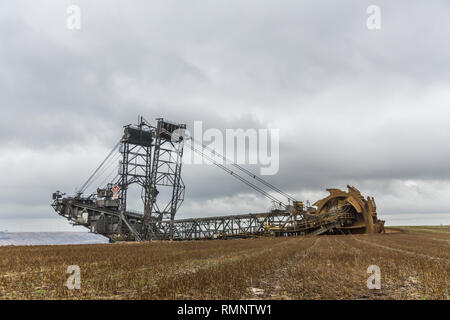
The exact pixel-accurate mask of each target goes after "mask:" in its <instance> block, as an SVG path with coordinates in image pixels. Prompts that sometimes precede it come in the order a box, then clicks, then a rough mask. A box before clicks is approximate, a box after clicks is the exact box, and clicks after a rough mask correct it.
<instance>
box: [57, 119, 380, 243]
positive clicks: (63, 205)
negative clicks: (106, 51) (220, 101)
mask: <svg viewBox="0 0 450 320" xmlns="http://www.w3.org/2000/svg"><path fill="white" fill-rule="evenodd" d="M185 129H186V125H185V124H179V123H173V122H169V121H165V120H164V119H162V118H158V119H157V123H156V126H153V125H151V124H150V123H149V122H148V121H146V120H145V119H144V118H143V117H140V118H139V121H138V124H137V125H127V126H125V127H124V134H123V136H122V138H121V139H120V141H119V142H118V143H117V144H116V145H115V146H114V148H113V149H112V150H111V152H110V153H109V154H108V156H107V157H106V158H105V160H103V161H102V163H101V164H100V166H99V167H98V168H97V169H96V170H95V171H94V173H93V174H92V175H91V176H90V177H89V179H88V180H87V181H86V182H85V183H84V184H83V186H82V187H81V188H80V189H78V192H77V193H76V194H75V195H74V196H67V195H66V194H65V193H62V192H60V191H57V192H55V193H53V202H52V207H53V208H54V209H55V211H56V212H57V213H58V214H59V215H61V216H63V217H65V218H67V219H68V220H69V221H70V222H71V223H72V224H74V225H81V226H84V227H86V228H89V230H90V231H91V232H94V233H98V234H102V235H104V236H106V237H108V238H109V239H110V240H112V241H114V240H131V241H145V240H155V239H157V240H166V239H170V240H192V239H228V238H237V237H258V236H289V235H307V234H315V235H319V234H332V233H343V234H348V233H380V232H384V221H381V220H378V218H377V212H376V205H375V201H374V199H373V198H370V197H367V199H365V198H364V197H363V196H362V195H361V193H360V192H359V191H358V190H357V189H356V188H354V187H351V186H348V191H347V192H345V191H341V190H339V189H328V191H329V192H330V195H329V196H328V197H326V198H324V199H322V200H319V201H317V202H316V203H314V204H313V205H312V206H311V205H309V202H306V203H304V202H303V201H298V200H296V199H295V198H293V197H292V196H290V195H289V194H287V193H286V192H283V191H282V190H280V189H279V188H277V187H275V186H273V185H272V184H270V183H269V182H267V181H266V180H263V179H262V178H261V177H259V176H258V175H256V174H254V173H253V172H250V171H249V170H247V169H245V168H243V167H242V166H240V165H238V164H236V163H234V162H232V161H230V160H229V159H227V158H226V157H225V156H223V155H221V154H220V153H218V152H217V151H216V150H210V148H209V147H207V146H205V145H204V144H202V143H201V142H198V141H195V140H194V139H192V138H191V137H187V136H186V135H185ZM185 143H186V144H187V145H188V147H189V148H190V149H191V150H192V151H193V152H196V153H197V154H199V155H201V156H202V157H204V158H206V159H207V160H208V161H210V162H211V163H213V164H214V165H216V166H217V167H219V168H220V169H222V170H224V171H225V172H227V173H228V174H229V175H231V176H232V177H234V178H236V179H238V180H240V181H241V182H243V183H245V184H246V185H248V186H249V187H251V188H252V189H253V190H255V191H257V192H259V193H260V194H261V195H263V196H264V197H266V198H268V199H270V200H271V201H272V202H273V203H274V204H276V206H275V207H274V208H273V209H272V210H270V211H269V212H264V213H250V214H244V215H231V216H218V217H204V218H190V219H178V220H177V219H175V214H176V212H177V210H178V208H179V207H180V205H181V203H182V202H183V200H184V189H185V186H184V183H183V180H182V178H181V167H182V157H183V148H184V145H185ZM217 159H221V160H224V162H222V161H218V160H217ZM224 163H227V164H230V165H228V166H227V165H225V164H224ZM230 167H231V168H230ZM96 181H101V182H99V184H98V185H99V187H98V188H97V190H96V192H93V193H91V194H88V195H85V194H84V193H85V192H86V190H87V188H88V187H89V186H91V185H93V184H94V182H96ZM132 186H137V187H138V188H139V189H140V191H141V192H140V196H141V199H142V203H143V206H144V212H136V211H133V210H130V209H129V208H128V205H127V203H128V201H127V199H128V196H129V192H130V188H131V187H132ZM281 199H283V200H281Z"/></svg>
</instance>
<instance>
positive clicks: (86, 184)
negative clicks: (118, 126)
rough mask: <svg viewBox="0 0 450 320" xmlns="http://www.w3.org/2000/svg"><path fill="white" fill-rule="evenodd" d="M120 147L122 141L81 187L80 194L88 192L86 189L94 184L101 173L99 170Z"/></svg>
mask: <svg viewBox="0 0 450 320" xmlns="http://www.w3.org/2000/svg"><path fill="white" fill-rule="evenodd" d="M119 145H120V141H119V142H117V143H116V145H115V146H114V147H113V148H112V150H111V151H110V153H109V154H108V155H107V156H106V158H105V159H104V160H103V161H102V162H101V163H100V165H99V166H98V167H97V169H95V170H94V172H93V173H92V174H91V176H90V177H89V179H87V181H86V182H85V183H84V184H83V185H82V186H81V188H80V190H79V192H80V193H83V192H84V191H85V190H86V188H87V187H88V186H89V185H90V183H92V179H93V178H94V176H95V175H96V174H97V173H98V172H99V170H100V169H101V168H102V167H103V165H104V164H105V163H106V161H108V159H109V158H110V157H111V156H112V154H113V153H114V152H115V151H116V149H117V148H118V147H119Z"/></svg>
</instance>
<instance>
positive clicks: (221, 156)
mask: <svg viewBox="0 0 450 320" xmlns="http://www.w3.org/2000/svg"><path fill="white" fill-rule="evenodd" d="M189 140H191V141H192V142H194V143H196V144H198V145H201V146H202V147H203V148H204V149H206V150H208V151H210V152H211V153H212V154H215V155H218V156H219V157H220V158H222V160H224V161H226V163H230V164H231V165H232V166H233V167H235V168H237V169H239V170H241V171H242V172H244V173H245V174H247V175H248V176H250V177H251V178H253V179H255V180H257V181H259V182H261V183H262V184H264V185H265V186H266V187H268V188H270V189H272V190H273V191H275V192H277V193H279V194H281V195H283V196H285V197H286V198H287V199H288V200H290V201H292V202H295V201H297V200H295V199H294V197H292V196H291V195H289V194H287V193H286V192H284V191H282V190H280V189H279V188H277V187H275V186H274V185H272V184H271V183H269V182H267V181H265V180H264V179H262V178H260V177H259V176H257V175H256V174H255V173H253V172H251V171H249V170H247V169H245V168H244V167H242V166H240V165H238V164H237V163H235V162H233V161H231V160H229V159H228V158H226V157H225V156H224V155H222V154H221V153H219V152H217V151H216V150H214V149H211V148H210V147H208V146H206V145H205V144H203V143H201V142H199V141H196V140H194V139H193V138H190V139H189Z"/></svg>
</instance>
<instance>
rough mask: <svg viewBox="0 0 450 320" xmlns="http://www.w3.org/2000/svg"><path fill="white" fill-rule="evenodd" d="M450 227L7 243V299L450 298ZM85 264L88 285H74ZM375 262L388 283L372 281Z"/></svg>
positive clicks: (3, 283) (0, 281) (2, 289)
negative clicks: (373, 285) (73, 272)
mask: <svg viewBox="0 0 450 320" xmlns="http://www.w3.org/2000/svg"><path fill="white" fill-rule="evenodd" d="M449 249H450V227H448V226H444V227H395V228H388V229H387V232H386V233H385V234H377V235H338V236H314V237H282V238H258V239H240V240H212V241H186V242H164V241H158V242H148V243H132V244H126V243H116V244H100V245H64V246H33V247H13V246H8V247H0V298H1V299H449V298H450V293H449V279H450V250H449ZM69 265H77V266H79V267H80V271H81V274H80V280H81V289H80V290H77V289H73V290H69V289H68V288H67V286H66V283H67V279H68V278H69V276H70V274H68V273H66V272H67V267H68V266H69ZM371 265H376V266H378V267H379V269H380V282H381V289H368V288H367V280H368V278H369V277H370V276H371V275H372V273H370V274H369V273H367V269H368V267H369V266H371Z"/></svg>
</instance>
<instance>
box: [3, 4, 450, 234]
mask: <svg viewBox="0 0 450 320" xmlns="http://www.w3.org/2000/svg"><path fill="white" fill-rule="evenodd" d="M75 4H77V5H79V6H80V7H81V10H82V29H81V30H79V31H70V30H67V29H66V28H65V19H66V11H65V10H66V4H65V3H62V2H61V3H52V4H50V3H48V2H45V3H44V2H40V1H33V2H26V1H14V2H11V1H9V2H3V3H2V4H1V5H0V9H1V10H0V43H1V50H0V108H1V110H2V116H1V117H0V150H1V153H0V170H2V172H4V179H3V180H2V182H0V190H1V192H2V193H1V195H0V202H1V203H0V204H1V205H0V220H2V219H6V218H8V219H11V218H12V217H13V216H16V218H17V219H25V218H26V217H32V216H34V217H42V218H43V217H47V218H48V219H50V218H51V219H53V215H54V213H53V212H52V209H51V208H50V207H48V209H47V210H46V209H45V208H46V206H47V205H48V204H49V197H50V194H51V192H53V191H54V190H55V189H60V190H64V191H66V192H68V193H71V192H73V191H74V188H75V187H77V186H79V185H80V184H81V183H82V182H83V181H84V179H86V178H87V177H88V176H89V174H90V172H91V171H92V170H93V169H94V168H95V166H96V165H97V164H98V163H99V162H100V161H101V159H102V158H103V157H104V156H105V155H106V153H107V152H108V150H109V148H111V147H112V146H113V145H114V143H115V141H117V139H118V138H120V135H121V127H122V126H123V125H125V124H129V123H132V122H135V121H136V119H137V115H139V114H141V115H143V116H145V117H146V118H147V119H148V120H152V119H154V118H156V117H160V116H162V117H165V118H167V119H172V120H175V121H180V122H186V123H187V124H188V126H189V127H192V124H193V121H195V120H202V121H203V122H204V128H205V129H207V128H218V129H220V130H225V129H226V128H244V129H246V128H278V129H280V139H281V141H280V171H279V173H278V174H277V175H275V176H268V177H265V178H266V179H267V180H269V181H270V182H271V183H272V184H274V185H277V186H279V187H280V188H281V189H283V190H286V191H288V192H289V193H292V194H294V195H295V196H296V197H298V198H302V199H306V198H309V199H310V200H315V199H317V198H318V197H321V196H323V195H325V194H326V192H324V188H326V187H341V188H342V187H345V185H346V184H347V183H352V184H355V185H356V186H358V187H360V188H361V189H362V191H363V192H364V193H365V194H371V195H375V196H376V198H377V200H378V205H379V209H380V211H381V212H383V213H384V214H388V215H392V216H396V214H407V213H411V214H412V213H418V212H417V210H420V211H421V212H423V213H426V212H428V213H430V214H431V213H436V214H437V213H441V214H442V213H443V212H445V210H447V208H448V206H449V205H450V200H449V199H448V196H446V192H450V170H449V167H448V163H449V159H450V151H449V150H450V149H449V148H448V140H449V137H450V126H449V125H448V119H449V118H450V111H449V110H450V109H449V108H448V103H449V101H450V94H449V93H448V82H449V80H450V79H449V75H450V70H449V69H450V63H449V62H448V56H450V46H449V45H448V41H447V39H448V38H449V36H450V34H449V33H450V28H449V21H450V17H449V16H450V13H449V12H450V11H449V10H448V3H447V2H446V1H434V2H433V3H432V4H428V3H423V2H420V1H396V2H392V1H378V3H377V5H379V6H380V7H381V10H382V29H381V30H380V31H369V30H367V28H366V26H365V23H366V18H367V14H366V8H367V6H368V5H370V4H372V3H371V2H370V1H361V2H358V3H357V4H355V2H354V1H339V2H336V1H325V2H323V3H321V4H320V5H319V4H317V3H316V2H315V1H302V2H298V1H293V0H292V1H291V0H284V1H276V2H274V1H261V0H259V1H256V0H255V1H245V2H243V1H236V0H232V1H214V2H211V1H189V2H180V1H164V2H157V1H148V2H111V1H95V2H93V1H82V0H79V1H76V3H75ZM249 168H250V169H252V170H253V171H259V168H258V166H249ZM183 175H184V180H185V182H186V185H187V190H186V202H185V204H184V205H183V207H182V209H181V210H180V216H183V217H187V216H201V215H206V214H213V213H214V214H217V213H223V214H226V213H228V212H233V213H239V212H242V211H244V212H242V213H245V212H246V211H260V210H265V209H267V205H268V204H267V202H266V201H264V200H263V199H262V198H256V199H257V200H255V198H254V196H253V194H252V192H251V190H249V189H248V188H247V187H246V186H245V185H242V184H241V183H239V182H238V181H234V180H233V178H231V177H228V176H226V175H225V174H224V173H223V172H220V171H219V170H218V169H216V168H214V167H210V166H198V165H186V166H185V167H184V171H183ZM414 185H416V187H414ZM414 188H415V189H414ZM428 188H431V189H436V190H441V191H439V192H438V193H439V195H440V198H439V199H436V197H435V196H434V195H433V193H432V192H429V190H428ZM442 190H443V191H442ZM417 197H419V198H420V201H421V203H422V204H423V205H421V206H419V209H418V207H417V205H416V203H415V202H414V199H415V198H417ZM230 202H231V203H236V206H235V207H233V206H230ZM240 210H242V211H240ZM439 217H442V215H441V216H439ZM399 219H400V218H399ZM414 219H417V217H416V216H415V218H414ZM394 220H395V219H394ZM52 221H53V220H52ZM55 221H56V220H55ZM58 221H59V220H58ZM415 221H416V220H415ZM447 221H448V218H447ZM30 223H31V222H30ZM59 223H60V222H55V225H56V224H57V225H58V226H60V224H59ZM15 225H16V226H17V224H15ZM58 228H59V227H58ZM33 230H34V229H33Z"/></svg>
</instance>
